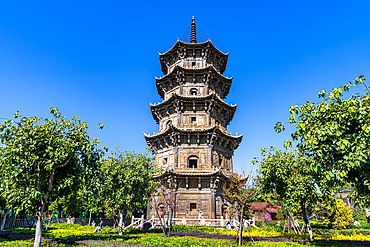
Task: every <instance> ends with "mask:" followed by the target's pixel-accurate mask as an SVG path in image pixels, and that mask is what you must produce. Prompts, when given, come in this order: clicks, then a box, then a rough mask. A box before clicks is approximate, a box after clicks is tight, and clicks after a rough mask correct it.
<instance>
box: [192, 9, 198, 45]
mask: <svg viewBox="0 0 370 247" xmlns="http://www.w3.org/2000/svg"><path fill="white" fill-rule="evenodd" d="M190 43H193V44H195V43H197V31H196V25H195V19H194V16H193V19H192V21H191V36H190Z"/></svg>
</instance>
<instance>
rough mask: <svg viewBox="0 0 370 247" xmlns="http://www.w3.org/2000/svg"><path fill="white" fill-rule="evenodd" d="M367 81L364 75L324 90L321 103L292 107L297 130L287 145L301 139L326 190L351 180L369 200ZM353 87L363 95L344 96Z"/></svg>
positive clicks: (369, 97) (301, 147) (369, 100)
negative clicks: (338, 86)
mask: <svg viewBox="0 0 370 247" xmlns="http://www.w3.org/2000/svg"><path fill="white" fill-rule="evenodd" d="M364 81H365V78H364V76H362V75H361V76H359V77H358V78H356V79H355V80H354V81H353V82H349V83H348V84H345V85H344V86H342V87H340V88H333V89H332V90H331V91H330V92H329V93H327V92H326V91H320V92H319V95H318V96H319V98H320V99H322V100H321V101H319V102H316V103H310V102H308V101H307V102H306V103H304V104H301V105H299V104H298V105H294V106H291V107H290V108H289V111H290V113H291V116H290V117H289V122H290V123H291V124H294V125H295V127H296V130H295V131H294V132H293V133H292V134H291V139H289V140H287V141H286V142H285V146H290V147H291V146H292V144H293V142H297V147H298V149H299V151H300V152H301V153H303V154H304V155H305V156H307V157H310V160H311V162H310V164H308V167H309V170H310V173H311V174H312V176H314V177H315V180H316V181H317V184H318V186H319V187H320V189H321V191H322V192H323V193H326V194H330V192H331V189H332V188H333V187H335V186H338V185H340V184H343V183H344V182H349V183H351V184H353V185H354V187H355V188H356V191H357V195H359V196H360V197H361V196H362V197H364V198H366V200H367V202H369V201H370V200H369V199H370V196H369V195H370V187H369V186H370V166H369V164H370V114H369V112H370V93H369V90H368V88H367V86H366V85H365V82H364ZM353 87H356V88H361V89H360V90H362V94H359V93H353V94H352V95H351V96H349V97H344V94H345V92H347V91H349V90H350V89H352V90H353ZM346 95H347V94H346ZM284 129H285V127H284V124H282V123H280V122H279V123H277V124H276V125H275V130H276V131H278V132H280V131H283V130H284Z"/></svg>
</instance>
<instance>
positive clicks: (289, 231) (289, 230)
mask: <svg viewBox="0 0 370 247" xmlns="http://www.w3.org/2000/svg"><path fill="white" fill-rule="evenodd" d="M287 220H288V233H291V229H290V218H289V217H287Z"/></svg>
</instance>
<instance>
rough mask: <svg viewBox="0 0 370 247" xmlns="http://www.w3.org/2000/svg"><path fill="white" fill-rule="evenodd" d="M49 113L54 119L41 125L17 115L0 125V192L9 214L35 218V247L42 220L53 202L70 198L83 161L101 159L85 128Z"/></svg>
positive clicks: (83, 124)
mask: <svg viewBox="0 0 370 247" xmlns="http://www.w3.org/2000/svg"><path fill="white" fill-rule="evenodd" d="M50 113H51V114H52V116H53V117H52V118H45V119H43V118H38V117H24V116H22V115H19V113H18V112H17V113H16V114H15V115H14V117H15V119H16V121H14V120H6V121H4V123H2V124H1V125H0V139H1V143H2V144H3V145H2V146H1V147H0V157H1V159H0V174H1V177H2V183H1V187H0V191H1V194H2V195H3V196H4V197H5V198H6V201H7V202H6V204H7V207H8V208H13V209H15V210H16V212H19V211H20V210H26V212H27V213H28V214H31V215H33V216H35V221H36V231H35V244H34V246H37V247H38V246H40V245H41V238H42V215H43V213H44V210H45V208H46V207H47V205H48V204H49V203H50V201H51V198H52V197H54V198H58V197H61V195H62V194H63V193H65V192H66V191H67V192H71V191H70V190H68V187H69V186H70V185H73V184H74V181H75V180H76V179H79V177H80V175H81V172H82V171H83V170H84V169H83V167H85V166H86V165H88V164H89V162H87V161H88V160H90V159H91V158H92V156H96V155H97V154H99V152H96V146H97V145H98V141H97V140H96V139H93V140H91V139H90V138H89V136H88V133H87V129H88V127H87V124H86V122H83V121H81V119H80V118H79V117H75V116H73V118H72V119H71V120H68V119H66V118H65V117H63V116H61V114H60V112H59V111H58V109H56V108H53V107H52V108H50ZM101 127H102V126H101ZM54 185H56V186H54Z"/></svg>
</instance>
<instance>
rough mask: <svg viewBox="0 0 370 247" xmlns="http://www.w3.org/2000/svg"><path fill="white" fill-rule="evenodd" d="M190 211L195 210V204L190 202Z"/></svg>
mask: <svg viewBox="0 0 370 247" xmlns="http://www.w3.org/2000/svg"><path fill="white" fill-rule="evenodd" d="M190 211H197V204H196V203H190Z"/></svg>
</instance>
